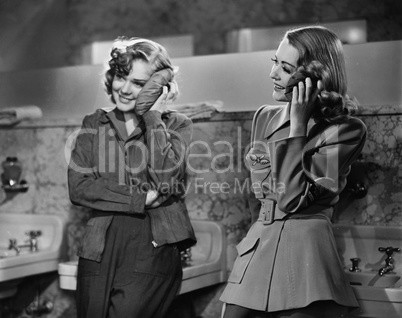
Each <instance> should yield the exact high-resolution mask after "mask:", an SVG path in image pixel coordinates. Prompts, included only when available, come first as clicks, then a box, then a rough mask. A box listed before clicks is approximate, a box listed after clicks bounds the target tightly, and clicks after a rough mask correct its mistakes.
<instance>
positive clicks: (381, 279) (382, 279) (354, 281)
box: [346, 271, 401, 287]
mask: <svg viewBox="0 0 402 318" xmlns="http://www.w3.org/2000/svg"><path fill="white" fill-rule="evenodd" d="M346 276H347V277H348V279H349V282H350V284H351V285H354V286H374V287H393V286H394V285H395V284H396V283H397V282H398V281H399V279H400V278H401V277H400V276H398V275H396V274H385V275H383V276H380V275H378V274H377V273H376V272H349V271H348V272H346Z"/></svg>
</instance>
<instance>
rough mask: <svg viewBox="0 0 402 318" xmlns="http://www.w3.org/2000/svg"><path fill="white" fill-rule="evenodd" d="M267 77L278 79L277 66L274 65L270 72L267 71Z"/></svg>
mask: <svg viewBox="0 0 402 318" xmlns="http://www.w3.org/2000/svg"><path fill="white" fill-rule="evenodd" d="M269 77H270V78H271V79H278V78H279V76H278V72H277V68H276V67H275V65H274V66H272V69H271V72H270V73H269Z"/></svg>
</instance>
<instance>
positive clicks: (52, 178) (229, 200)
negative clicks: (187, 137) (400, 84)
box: [0, 107, 402, 317]
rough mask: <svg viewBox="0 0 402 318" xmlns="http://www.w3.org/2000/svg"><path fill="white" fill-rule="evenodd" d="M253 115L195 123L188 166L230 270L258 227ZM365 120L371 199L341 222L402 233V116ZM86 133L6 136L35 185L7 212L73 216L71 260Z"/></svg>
mask: <svg viewBox="0 0 402 318" xmlns="http://www.w3.org/2000/svg"><path fill="white" fill-rule="evenodd" d="M252 115H253V113H252V112H241V113H226V114H225V113H221V114H217V115H216V116H215V117H213V118H212V119H211V120H209V121H208V120H207V121H205V120H203V121H197V122H195V124H194V125H195V129H194V136H193V144H192V149H191V154H193V155H192V156H191V157H190V159H189V162H188V163H189V167H188V176H189V177H188V193H187V196H186V202H187V206H188V209H189V213H190V217H191V218H194V219H209V220H214V221H218V222H221V223H222V224H223V225H224V226H225V227H226V230H227V237H228V250H227V256H228V266H229V269H230V268H231V266H232V264H233V260H234V258H235V256H236V252H235V245H236V244H237V243H238V242H239V241H240V240H241V239H242V237H243V236H244V235H245V234H246V231H247V229H248V227H249V226H250V221H251V215H250V213H249V212H248V209H247V197H248V195H249V193H248V191H246V190H247V180H248V170H247V169H246V168H245V166H244V163H243V156H244V153H245V151H246V148H247V146H248V143H249V140H250V129H251V118H252ZM360 117H361V119H362V120H363V121H364V122H365V123H366V125H367V128H368V140H367V143H366V145H365V147H364V150H363V156H362V159H361V163H360V166H359V167H358V169H362V170H361V172H359V173H357V175H358V179H360V177H361V180H362V181H364V182H365V183H366V184H367V185H368V194H367V195H366V196H365V197H363V198H361V199H353V197H352V196H351V195H350V194H349V193H345V194H344V195H343V199H342V201H341V203H340V205H339V208H338V211H337V213H336V218H335V221H336V222H339V223H350V222H351V223H354V224H364V225H387V226H402V210H401V206H402V164H401V162H402V160H401V159H402V158H401V156H402V149H401V148H402V143H401V140H402V128H401V127H402V114H401V112H400V111H399V112H398V110H397V109H395V108H392V107H378V108H373V109H370V112H363V113H362V115H361V116H360ZM78 128H79V123H76V124H75V125H74V124H73V125H65V126H63V125H58V126H53V127H29V126H27V127H25V128H23V127H20V128H18V127H16V128H13V129H1V130H0V140H1V143H0V154H1V156H0V161H3V160H4V159H5V157H6V156H17V157H18V158H19V160H20V161H21V162H22V163H23V165H24V170H23V176H22V178H24V179H25V180H27V182H28V183H29V185H30V187H29V190H28V192H26V193H17V194H16V193H12V194H9V193H8V194H7V196H6V199H5V201H4V202H2V203H1V204H0V213H6V212H13V213H40V214H57V215H62V216H65V217H66V218H68V220H69V222H68V224H67V227H66V236H67V240H68V253H67V254H68V256H69V258H70V259H73V258H75V257H76V256H75V253H76V249H77V244H78V241H79V238H80V236H81V234H82V230H83V225H84V223H85V221H86V218H87V213H86V212H85V210H84V209H81V208H79V207H75V206H72V205H71V203H70V201H69V198H68V192H67V185H66V181H67V174H66V170H67V159H66V158H68V153H69V149H70V146H69V145H70V141H71V140H70V138H69V137H70V136H71V134H72V133H73V132H74V131H75V130H77V129H78ZM245 186H246V187H245ZM3 195H4V193H3ZM48 292H52V293H56V294H58V293H60V295H58V297H56V298H57V299H59V300H58V302H62V304H59V306H64V307H63V308H64V310H67V308H68V307H69V305H68V303H69V302H71V295H70V296H68V295H67V296H68V297H67V296H66V294H65V293H64V292H62V291H58V288H57V281H54V282H53V284H52V285H51V287H50V289H49V291H48ZM212 293H213V294H214V295H215V296H214V297H215V298H214V299H212V300H211V299H209V298H208V297H207V296H206V295H205V294H204V295H202V294H201V295H200V299H203V301H204V302H205V303H204V305H205V306H204V305H200V304H199V307H203V308H202V309H200V310H203V311H209V310H212V309H211V306H212V307H213V308H216V307H217V306H218V305H217V304H218V301H217V300H216V298H217V297H218V294H219V291H218V292H217V291H216V290H215V291H213V292H212ZM63 295H64V296H63ZM66 297H67V298H66ZM201 302H202V300H201ZM66 303H67V304H66ZM70 305H71V306H73V305H72V304H70ZM59 309H60V308H59ZM60 310H61V309H60ZM60 310H59V312H60ZM204 314H205V313H204ZM55 315H56V314H55ZM212 315H213V314H211V316H210V317H213V316H212ZM49 317H50V316H49ZM54 317H61V316H54ZM205 317H207V316H205ZM208 317H209V316H208Z"/></svg>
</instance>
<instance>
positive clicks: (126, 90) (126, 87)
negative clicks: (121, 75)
mask: <svg viewBox="0 0 402 318" xmlns="http://www.w3.org/2000/svg"><path fill="white" fill-rule="evenodd" d="M120 91H121V92H122V93H123V94H126V95H129V94H130V93H131V83H130V81H125V82H124V84H123V86H122V87H121V88H120Z"/></svg>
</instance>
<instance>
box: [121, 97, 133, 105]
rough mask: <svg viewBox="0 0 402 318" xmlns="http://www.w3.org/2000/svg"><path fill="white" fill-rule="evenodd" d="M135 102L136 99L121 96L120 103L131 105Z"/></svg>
mask: <svg viewBox="0 0 402 318" xmlns="http://www.w3.org/2000/svg"><path fill="white" fill-rule="evenodd" d="M133 100H134V98H127V97H124V96H121V95H119V101H120V102H122V103H124V104H127V103H130V102H131V101H133Z"/></svg>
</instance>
